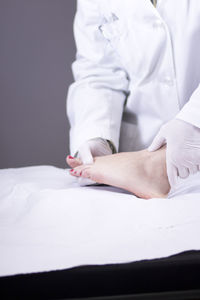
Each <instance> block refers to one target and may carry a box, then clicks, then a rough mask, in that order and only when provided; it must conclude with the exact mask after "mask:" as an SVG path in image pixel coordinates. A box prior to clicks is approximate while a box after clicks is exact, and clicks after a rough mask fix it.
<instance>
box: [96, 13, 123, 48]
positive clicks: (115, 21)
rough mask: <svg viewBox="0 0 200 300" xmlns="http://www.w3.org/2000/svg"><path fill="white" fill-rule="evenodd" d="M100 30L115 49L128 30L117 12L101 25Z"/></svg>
mask: <svg viewBox="0 0 200 300" xmlns="http://www.w3.org/2000/svg"><path fill="white" fill-rule="evenodd" d="M99 30H100V31H101V33H102V35H103V36H104V38H105V39H106V40H107V41H108V42H109V43H110V44H111V46H112V47H113V48H114V49H115V50H116V49H117V46H118V43H119V42H120V40H121V38H122V36H124V35H125V32H126V31H125V26H124V24H123V22H122V21H121V20H119V18H118V17H117V16H116V15H115V14H112V15H111V17H110V18H109V19H108V20H106V21H105V22H104V23H103V24H102V25H100V26H99Z"/></svg>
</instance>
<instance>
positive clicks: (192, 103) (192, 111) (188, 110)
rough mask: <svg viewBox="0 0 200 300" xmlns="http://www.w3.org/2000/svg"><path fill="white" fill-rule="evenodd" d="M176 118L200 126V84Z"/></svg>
mask: <svg viewBox="0 0 200 300" xmlns="http://www.w3.org/2000/svg"><path fill="white" fill-rule="evenodd" d="M176 118H177V119H180V120H183V121H185V122H188V123H190V124H192V125H194V126H196V127H198V128H200V84H199V86H198V87H197V89H196V90H195V91H194V92H193V94H192V96H191V97H190V99H189V101H188V102H187V103H186V104H185V105H184V106H183V108H182V109H181V111H180V112H179V113H178V114H177V116H176Z"/></svg>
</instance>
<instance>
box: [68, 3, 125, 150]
mask: <svg viewBox="0 0 200 300" xmlns="http://www.w3.org/2000/svg"><path fill="white" fill-rule="evenodd" d="M98 1H99V0H78V2H77V12H76V15H75V19H74V36H75V42H76V48H77V52H76V60H75V61H74V62H73V63H72V72H73V76H74V79H75V81H74V83H72V84H71V85H70V87H69V89H68V95H67V116H68V119H69V122H70V152H71V153H72V154H74V153H75V152H76V151H77V150H78V149H79V147H80V145H81V144H82V143H83V142H85V141H86V140H88V139H91V138H96V137H101V138H104V139H107V140H110V141H111V142H112V143H113V144H114V146H115V147H116V149H117V150H118V146H119V135H120V126H121V119H122V113H123V107H124V102H125V99H126V96H127V90H128V84H129V79H128V76H127V73H126V72H125V70H124V68H123V67H122V66H121V64H120V59H119V57H118V55H117V53H116V52H115V50H114V49H113V48H112V46H111V44H110V42H109V40H107V39H106V38H105V37H104V36H103V34H102V32H101V30H100V26H101V24H103V22H105V20H104V19H103V16H102V15H101V14H100V11H99V7H98V3H99V2H98ZM100 1H101V0H100Z"/></svg>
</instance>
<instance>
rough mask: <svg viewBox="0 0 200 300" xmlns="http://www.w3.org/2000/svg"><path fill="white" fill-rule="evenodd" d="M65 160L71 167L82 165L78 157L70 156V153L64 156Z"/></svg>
mask: <svg viewBox="0 0 200 300" xmlns="http://www.w3.org/2000/svg"><path fill="white" fill-rule="evenodd" d="M66 162H67V164H68V165H69V166H70V167H71V168H75V167H77V166H80V165H82V161H81V159H80V158H76V157H72V156H70V155H68V156H67V157H66Z"/></svg>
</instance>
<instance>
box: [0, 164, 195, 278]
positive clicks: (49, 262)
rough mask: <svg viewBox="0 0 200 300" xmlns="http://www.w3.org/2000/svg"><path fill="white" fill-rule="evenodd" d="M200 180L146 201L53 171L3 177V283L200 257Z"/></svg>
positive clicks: (0, 214)
mask: <svg viewBox="0 0 200 300" xmlns="http://www.w3.org/2000/svg"><path fill="white" fill-rule="evenodd" d="M199 174H200V173H198V174H197V175H193V177H191V180H189V181H187V182H188V184H187V185H186V184H185V182H183V179H182V181H181V180H180V182H179V185H178V186H177V189H176V190H173V191H171V192H170V194H169V198H168V199H151V200H143V199H139V198H137V197H135V196H133V195H131V194H129V193H127V192H125V191H123V190H121V189H117V188H113V187H108V186H88V187H80V186H79V184H78V182H77V179H76V178H74V177H72V176H71V175H69V170H67V169H58V168H55V167H53V166H34V167H25V168H18V169H4V170H0V276H5V275H11V274H20V273H32V272H41V271H49V270H60V269H66V268H70V267H74V266H80V265H85V264H89V265H90V264H108V263H124V262H131V261H137V260H142V259H153V258H160V257H166V256H169V255H172V254H175V253H179V252H182V251H185V250H192V249H196V250H199V249H200V239H199V236H200V189H199V187H198V183H199V182H200V181H199V180H200V176H199ZM185 193H186V194H185Z"/></svg>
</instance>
